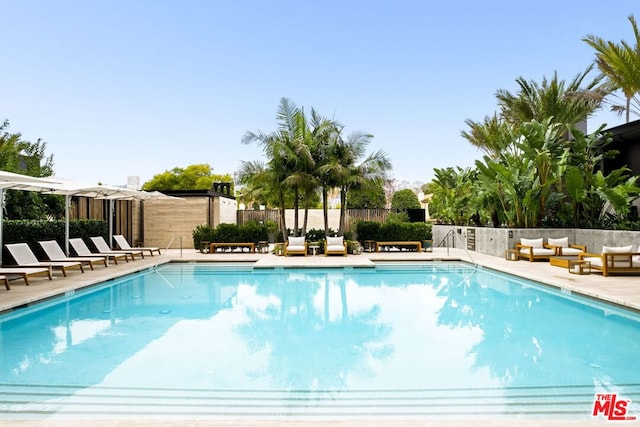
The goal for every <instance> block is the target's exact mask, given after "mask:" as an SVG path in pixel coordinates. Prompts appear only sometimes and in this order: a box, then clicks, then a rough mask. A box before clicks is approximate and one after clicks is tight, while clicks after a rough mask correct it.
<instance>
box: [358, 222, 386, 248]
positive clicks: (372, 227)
mask: <svg viewBox="0 0 640 427" xmlns="http://www.w3.org/2000/svg"><path fill="white" fill-rule="evenodd" d="M355 228H356V235H357V236H358V241H359V242H360V243H362V244H364V241H365V240H380V239H379V236H380V223H379V222H375V221H358V222H357V223H356V227H355Z"/></svg>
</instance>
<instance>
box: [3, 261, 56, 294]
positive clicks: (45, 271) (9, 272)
mask: <svg viewBox="0 0 640 427" xmlns="http://www.w3.org/2000/svg"><path fill="white" fill-rule="evenodd" d="M0 274H2V275H3V276H5V277H6V278H7V280H8V279H10V278H11V277H13V276H20V277H22V280H24V284H25V285H27V286H29V277H31V276H43V275H46V276H48V277H49V280H52V279H53V275H52V274H51V269H50V268H48V267H47V268H42V267H32V268H30V267H25V268H22V267H18V266H15V267H7V268H0ZM8 285H9V284H8V283H6V284H5V287H7V286H8ZM7 289H9V288H7Z"/></svg>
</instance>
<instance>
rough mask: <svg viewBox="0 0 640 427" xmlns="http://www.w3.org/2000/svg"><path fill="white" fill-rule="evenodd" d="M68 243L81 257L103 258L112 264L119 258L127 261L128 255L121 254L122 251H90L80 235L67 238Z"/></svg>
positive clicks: (116, 262)
mask: <svg viewBox="0 0 640 427" xmlns="http://www.w3.org/2000/svg"><path fill="white" fill-rule="evenodd" d="M69 244H70V245H71V247H72V248H73V250H74V252H75V253H76V254H77V255H78V256H81V257H96V258H104V257H107V259H109V260H111V261H113V263H114V264H116V265H117V264H118V260H119V259H124V260H125V261H126V262H129V255H127V254H123V253H122V252H111V251H109V252H101V253H95V252H91V250H90V249H89V247H88V246H87V244H86V243H85V242H84V240H82V239H81V238H80V237H76V238H73V239H69Z"/></svg>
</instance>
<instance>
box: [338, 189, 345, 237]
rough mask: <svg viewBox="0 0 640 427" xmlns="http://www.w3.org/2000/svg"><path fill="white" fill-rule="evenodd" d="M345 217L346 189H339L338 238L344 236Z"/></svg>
mask: <svg viewBox="0 0 640 427" xmlns="http://www.w3.org/2000/svg"><path fill="white" fill-rule="evenodd" d="M346 215H347V188H346V187H342V188H341V189H340V227H339V228H338V236H344V229H345V222H346Z"/></svg>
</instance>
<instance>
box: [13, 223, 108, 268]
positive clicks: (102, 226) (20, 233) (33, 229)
mask: <svg viewBox="0 0 640 427" xmlns="http://www.w3.org/2000/svg"><path fill="white" fill-rule="evenodd" d="M64 224H65V222H64V221H62V220H54V221H48V220H5V221H3V223H2V230H3V233H2V243H3V244H7V243H27V244H28V245H29V247H30V248H31V250H33V252H34V254H35V255H36V257H38V258H40V259H44V258H45V254H44V251H42V248H41V247H40V245H39V244H38V242H39V241H44V240H55V241H57V242H58V244H59V245H60V247H62V248H64V237H65V230H64V228H65V227H64ZM108 227H109V225H108V224H107V222H106V221H103V220H96V219H80V220H77V219H74V220H70V221H69V238H74V237H81V238H83V239H88V238H89V237H93V236H103V237H107V234H108V231H109V230H108ZM5 255H6V256H7V258H6V259H10V256H9V255H8V252H6V251H5V252H3V256H5ZM3 259H4V258H3Z"/></svg>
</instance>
